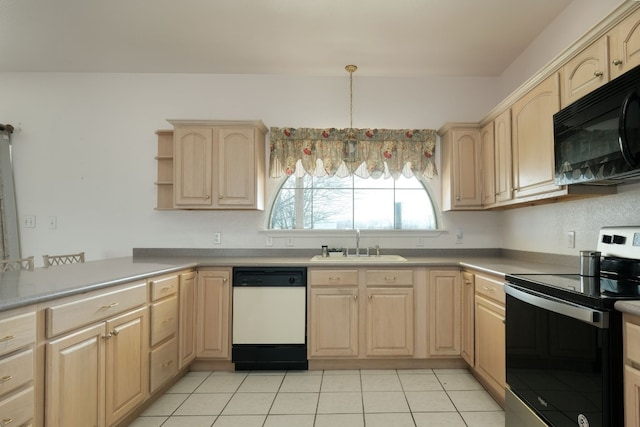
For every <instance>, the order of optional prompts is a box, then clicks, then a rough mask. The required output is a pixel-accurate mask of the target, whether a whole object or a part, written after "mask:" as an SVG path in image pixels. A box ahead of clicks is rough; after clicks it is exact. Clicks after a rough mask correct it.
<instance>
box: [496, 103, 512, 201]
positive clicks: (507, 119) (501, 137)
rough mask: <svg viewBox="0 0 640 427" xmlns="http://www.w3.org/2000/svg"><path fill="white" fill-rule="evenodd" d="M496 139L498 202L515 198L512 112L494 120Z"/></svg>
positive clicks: (507, 112)
mask: <svg viewBox="0 0 640 427" xmlns="http://www.w3.org/2000/svg"><path fill="white" fill-rule="evenodd" d="M494 137H495V144H494V147H495V157H494V158H495V190H496V202H498V203H499V202H506V201H509V200H511V199H512V198H513V183H512V179H511V176H512V172H513V167H512V163H511V110H510V109H509V110H506V111H504V112H503V113H502V114H500V115H499V116H498V117H496V119H495V120H494Z"/></svg>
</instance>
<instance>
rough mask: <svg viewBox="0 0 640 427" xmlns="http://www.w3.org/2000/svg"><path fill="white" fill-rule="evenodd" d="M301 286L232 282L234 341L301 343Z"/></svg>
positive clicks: (303, 325) (303, 307) (303, 293)
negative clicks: (247, 284) (243, 284)
mask: <svg viewBox="0 0 640 427" xmlns="http://www.w3.org/2000/svg"><path fill="white" fill-rule="evenodd" d="M306 293H307V292H306V288H304V287H299V286H298V287H291V286H286V287H275V286H242V287H241V286H234V288H233V339H232V343H233V344H304V343H305V341H306V335H307V334H306V305H307V295H306Z"/></svg>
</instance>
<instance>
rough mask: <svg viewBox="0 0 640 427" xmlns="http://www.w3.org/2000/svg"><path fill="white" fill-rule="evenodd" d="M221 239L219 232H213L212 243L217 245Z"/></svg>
mask: <svg viewBox="0 0 640 427" xmlns="http://www.w3.org/2000/svg"><path fill="white" fill-rule="evenodd" d="M221 240H222V235H221V234H220V233H213V244H214V245H219V244H220V242H221Z"/></svg>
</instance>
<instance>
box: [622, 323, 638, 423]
mask: <svg viewBox="0 0 640 427" xmlns="http://www.w3.org/2000/svg"><path fill="white" fill-rule="evenodd" d="M623 322H624V363H625V365H624V425H625V426H626V427H637V426H640V317H639V316H634V315H631V314H628V313H625V314H624V315H623Z"/></svg>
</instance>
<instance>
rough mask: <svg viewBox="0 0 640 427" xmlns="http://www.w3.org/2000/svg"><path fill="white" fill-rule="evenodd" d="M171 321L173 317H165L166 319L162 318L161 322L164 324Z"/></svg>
mask: <svg viewBox="0 0 640 427" xmlns="http://www.w3.org/2000/svg"><path fill="white" fill-rule="evenodd" d="M171 322H173V317H169V318H167V319H164V320H163V321H162V324H163V325H166V324H167V323H171Z"/></svg>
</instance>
